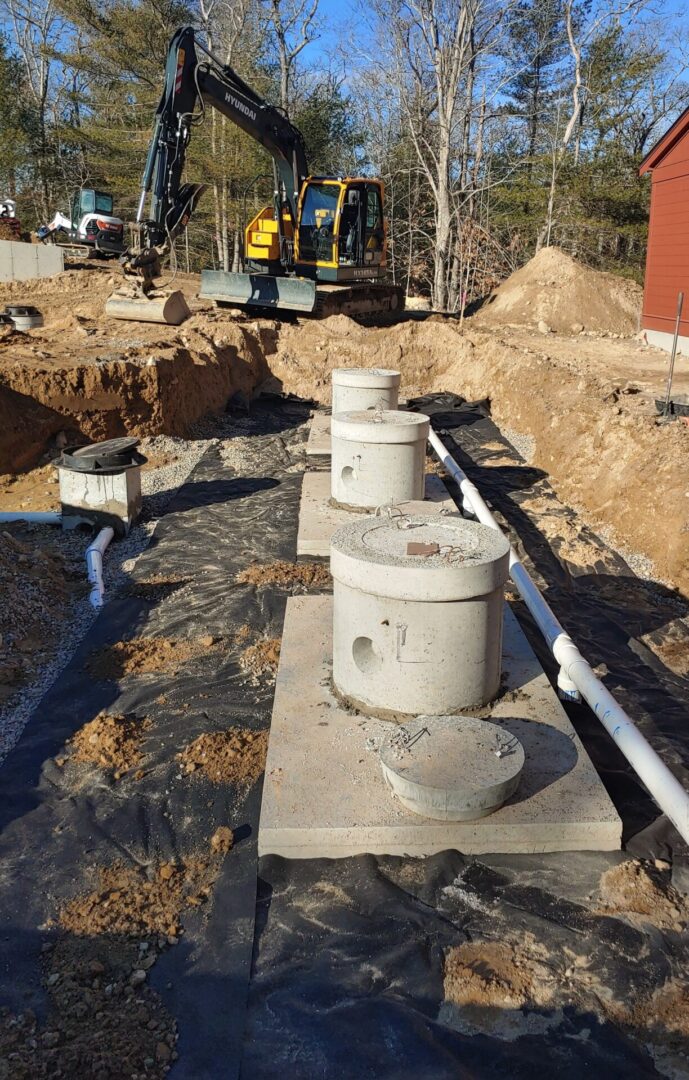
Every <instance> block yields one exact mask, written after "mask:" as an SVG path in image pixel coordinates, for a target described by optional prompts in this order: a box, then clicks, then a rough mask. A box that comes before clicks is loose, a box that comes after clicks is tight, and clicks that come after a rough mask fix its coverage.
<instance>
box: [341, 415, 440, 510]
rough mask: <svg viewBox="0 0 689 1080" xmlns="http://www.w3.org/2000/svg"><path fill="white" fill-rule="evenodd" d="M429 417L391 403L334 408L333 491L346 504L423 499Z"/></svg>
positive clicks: (376, 503) (375, 503) (366, 504)
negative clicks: (388, 406)
mask: <svg viewBox="0 0 689 1080" xmlns="http://www.w3.org/2000/svg"><path fill="white" fill-rule="evenodd" d="M429 428H430V420H429V418H428V417H427V416H424V415H422V414H421V413H407V412H399V411H395V410H389V409H382V410H380V409H376V410H373V411H360V410H359V411H354V412H345V413H337V414H333V417H332V420H331V422H330V432H331V443H332V447H331V495H332V498H333V499H334V500H335V501H336V502H337V503H340V504H341V505H342V506H353V507H359V508H360V507H365V508H368V509H374V508H375V507H377V506H383V505H391V504H395V503H402V502H410V501H412V500H416V501H421V500H423V497H424V482H425V469H426V441H427V439H428V432H429Z"/></svg>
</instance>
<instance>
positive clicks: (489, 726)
mask: <svg viewBox="0 0 689 1080" xmlns="http://www.w3.org/2000/svg"><path fill="white" fill-rule="evenodd" d="M380 761H381V765H382V768H383V774H384V776H385V779H386V780H387V782H388V784H389V785H390V787H391V788H392V790H393V792H394V793H395V795H397V797H398V798H399V800H400V802H401V803H402V804H403V805H404V806H405V807H406V808H407V809H408V810H411V811H413V812H414V813H415V814H420V815H421V816H422V817H427V818H434V819H437V820H441V821H472V820H475V819H477V818H482V817H487V816H488V814H492V813H493V812H494V811H495V810H497V809H499V807H501V806H502V805H503V803H504V802H506V801H507V799H509V798H510V796H511V795H513V794H514V792H515V791H516V790H517V786H518V784H519V780H520V777H521V774H522V770H523V768H524V748H523V746H522V744H521V743H520V741H519V739H518V738H517V737H516V736H515V735H513V734H512V733H511V732H510V731H509V730H508V729H507V728H505V727H502V726H500V725H498V724H494V723H491V722H490V721H488V720H478V719H476V717H473V716H419V717H417V719H416V720H414V721H411V722H410V723H408V724H404V725H403V726H401V727H398V728H396V729H395V730H394V731H392V732H391V734H390V735H389V736H388V738H387V739H386V741H385V742H384V743H383V745H382V746H381V748H380Z"/></svg>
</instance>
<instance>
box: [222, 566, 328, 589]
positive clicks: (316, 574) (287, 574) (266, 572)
mask: <svg viewBox="0 0 689 1080" xmlns="http://www.w3.org/2000/svg"><path fill="white" fill-rule="evenodd" d="M236 581H237V584H238V585H257V586H261V585H281V586H285V587H287V588H293V587H295V586H296V587H298V586H302V587H303V588H307V589H323V588H327V586H328V585H331V584H332V578H331V577H330V571H329V569H328V567H327V565H326V564H325V563H319V562H301V563H291V562H284V561H283V560H278V561H277V562H272V563H252V564H251V566H247V567H246V569H244V570H240V572H239V573H238V574H237V577H236Z"/></svg>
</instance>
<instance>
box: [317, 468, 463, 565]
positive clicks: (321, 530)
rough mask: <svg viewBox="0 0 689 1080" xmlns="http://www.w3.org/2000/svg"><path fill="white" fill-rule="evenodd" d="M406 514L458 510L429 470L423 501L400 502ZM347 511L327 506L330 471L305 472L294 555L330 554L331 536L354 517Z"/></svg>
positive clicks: (452, 511) (439, 481) (445, 489)
mask: <svg viewBox="0 0 689 1080" xmlns="http://www.w3.org/2000/svg"><path fill="white" fill-rule="evenodd" d="M400 509H401V510H402V512H403V513H405V514H434V513H436V514H437V513H440V511H441V510H447V511H449V512H451V513H456V512H457V507H456V506H455V503H454V501H453V499H452V498H451V497H450V495H449V494H448V491H447V488H446V487H445V485H444V484H443V482H442V480H441V479H440V477H439V476H434V475H433V474H432V473H429V474H427V476H426V498H425V500H424V501H423V502H406V503H400ZM355 516H358V515H354V514H352V513H350V511H348V510H339V509H338V508H337V507H336V506H331V505H330V473H329V472H327V471H325V470H323V471H321V472H307V473H304V479H303V481H302V486H301V503H300V505H299V532H298V534H297V555H322V556H328V555H329V554H330V537H331V536H332V534H333V533H334V532H335V530H336V529H339V527H340V525H346V524H348V523H349V522H350V521H353V520H354V517H355Z"/></svg>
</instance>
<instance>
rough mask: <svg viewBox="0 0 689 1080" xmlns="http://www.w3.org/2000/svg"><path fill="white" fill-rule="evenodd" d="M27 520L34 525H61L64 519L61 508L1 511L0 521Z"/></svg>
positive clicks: (3, 522)
mask: <svg viewBox="0 0 689 1080" xmlns="http://www.w3.org/2000/svg"><path fill="white" fill-rule="evenodd" d="M11 521H27V522H30V523H31V524H33V525H59V524H60V523H61V521H62V511H61V510H5V511H3V512H2V513H0V523H2V524H5V523H9V522H11Z"/></svg>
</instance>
